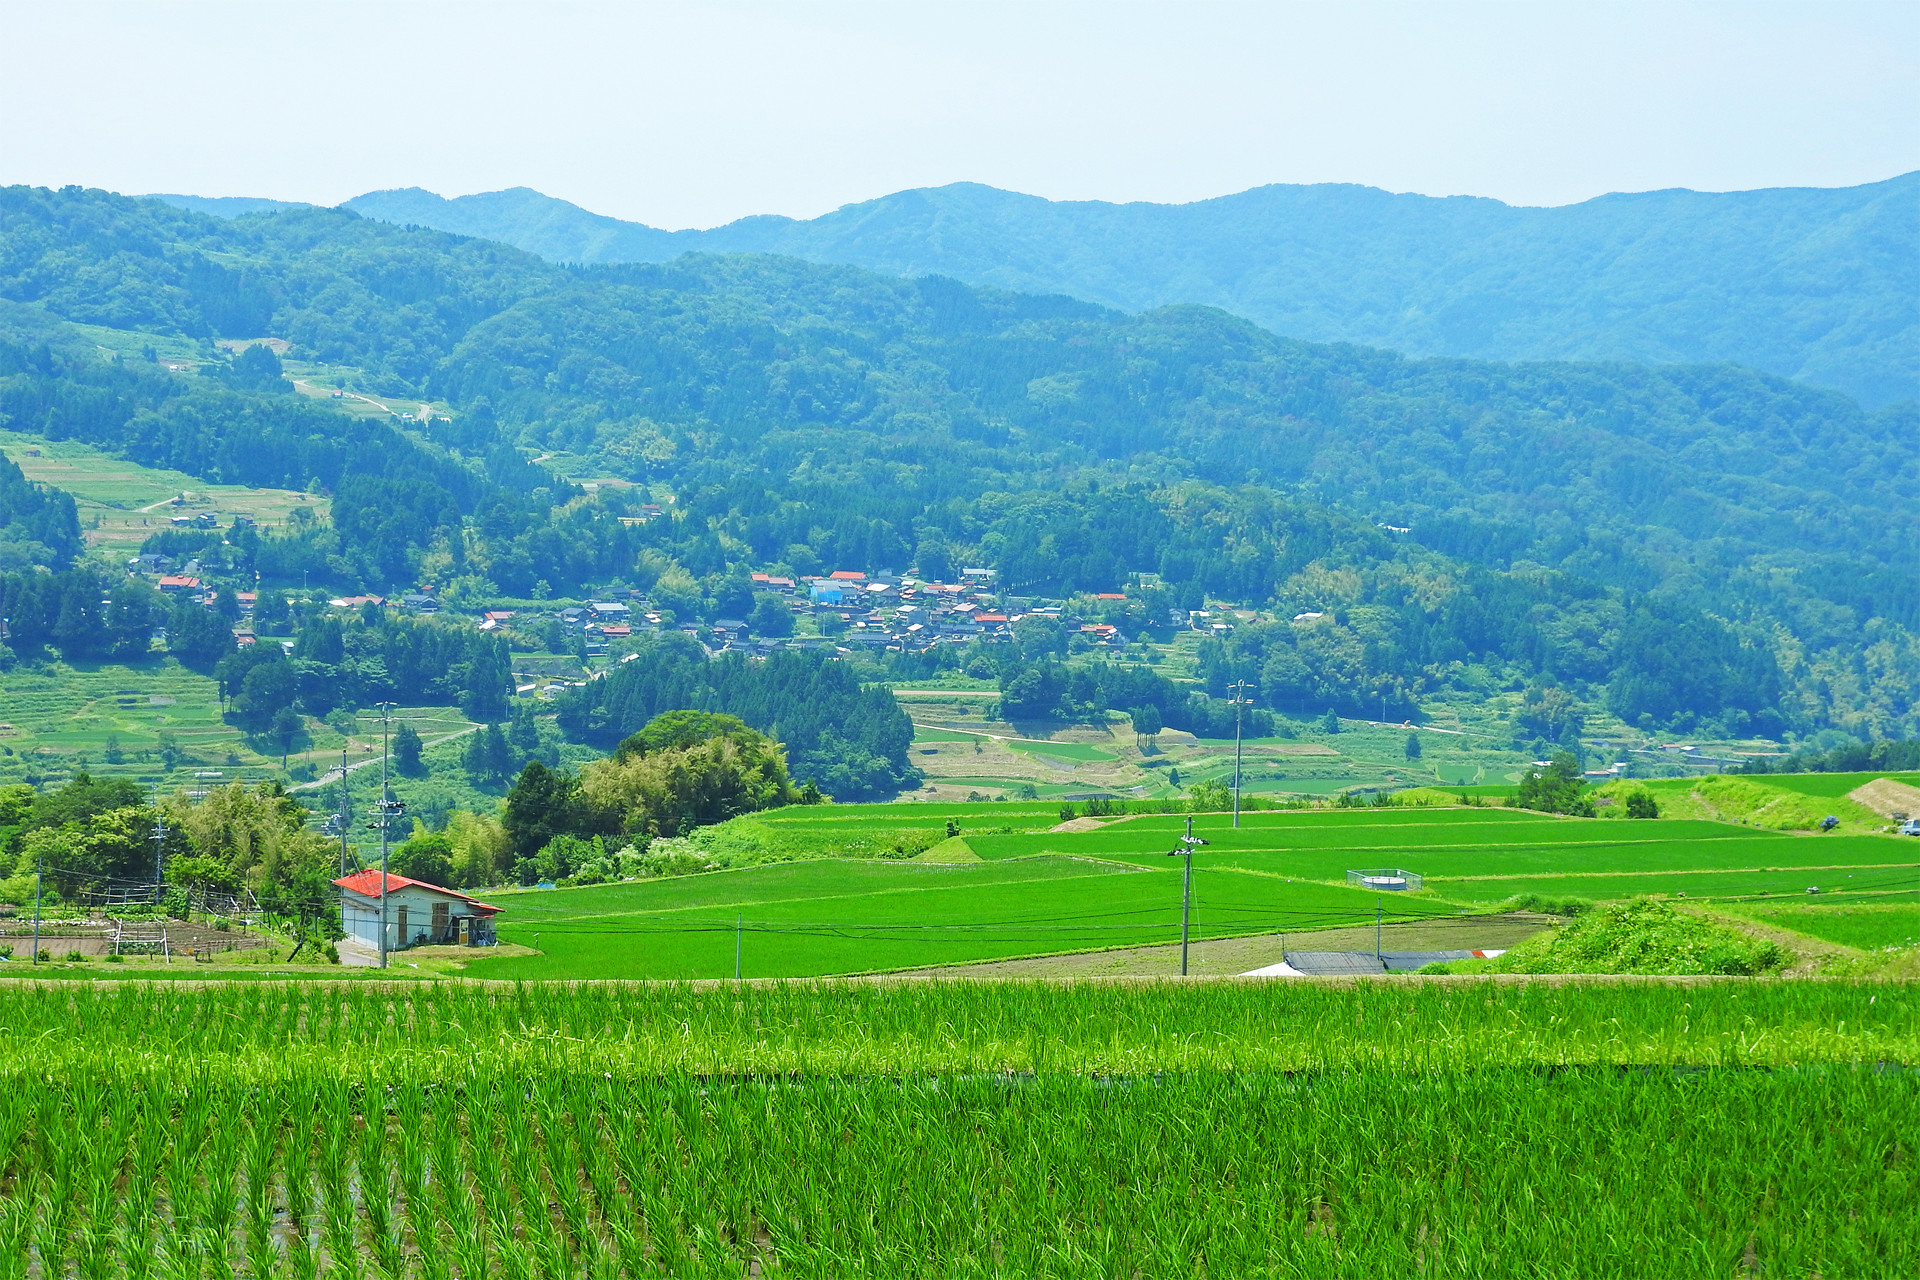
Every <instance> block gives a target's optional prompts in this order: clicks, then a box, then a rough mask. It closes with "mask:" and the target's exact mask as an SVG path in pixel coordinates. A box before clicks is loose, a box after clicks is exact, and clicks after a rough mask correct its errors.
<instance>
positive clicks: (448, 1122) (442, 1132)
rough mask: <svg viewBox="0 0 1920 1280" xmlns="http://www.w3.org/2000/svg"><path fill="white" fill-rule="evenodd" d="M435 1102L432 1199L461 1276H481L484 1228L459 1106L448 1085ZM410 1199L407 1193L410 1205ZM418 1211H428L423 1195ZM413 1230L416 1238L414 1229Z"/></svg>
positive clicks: (469, 1278)
mask: <svg viewBox="0 0 1920 1280" xmlns="http://www.w3.org/2000/svg"><path fill="white" fill-rule="evenodd" d="M436 1102H437V1105H435V1107H434V1108H433V1111H432V1113H431V1115H432V1120H431V1126H432V1142H431V1146H430V1149H429V1158H430V1161H431V1166H432V1168H431V1180H432V1184H433V1189H434V1200H433V1203H434V1204H435V1205H437V1206H438V1208H439V1212H440V1219H441V1221H442V1222H444V1223H445V1224H446V1235H447V1238H448V1239H449V1240H450V1241H451V1242H452V1243H451V1249H450V1253H451V1261H452V1263H453V1265H454V1266H456V1267H458V1268H459V1270H460V1275H461V1278H462V1280H473V1278H482V1280H483V1278H484V1277H485V1276H486V1274H487V1254H488V1249H487V1237H486V1228H485V1225H484V1224H483V1223H482V1222H481V1220H480V1218H479V1215H478V1214H477V1213H476V1212H475V1208H474V1198H473V1190H472V1188H471V1186H470V1185H469V1180H468V1172H467V1168H466V1160H465V1158H464V1157H463V1156H462V1154H461V1149H460V1148H461V1133H460V1109H459V1107H458V1106H457V1105H456V1103H455V1101H454V1097H453V1091H452V1089H451V1088H445V1089H444V1092H442V1093H441V1094H440V1095H438V1096H437V1099H436ZM413 1203H414V1202H413V1200H412V1197H411V1196H409V1199H408V1204H409V1206H410V1207H411V1206H412V1205H413ZM419 1211H420V1212H421V1213H426V1212H427V1211H428V1210H427V1202H426V1200H425V1199H422V1200H421V1201H420V1202H419ZM415 1234H416V1239H417V1238H418V1231H417V1229H416V1233H415ZM424 1256H425V1253H424V1250H423V1252H422V1257H423V1258H424Z"/></svg>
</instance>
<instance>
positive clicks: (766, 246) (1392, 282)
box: [156, 172, 1920, 406]
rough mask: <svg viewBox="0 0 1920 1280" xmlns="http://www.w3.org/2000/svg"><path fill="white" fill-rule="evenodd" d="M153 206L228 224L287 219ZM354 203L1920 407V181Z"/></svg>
mask: <svg viewBox="0 0 1920 1280" xmlns="http://www.w3.org/2000/svg"><path fill="white" fill-rule="evenodd" d="M156 198H157V199H161V200H166V201H168V202H170V203H173V204H176V205H180V206H182V207H186V208H192V209H197V210H199V211H201V212H205V213H211V214H216V215H218V216H222V217H235V216H240V215H243V214H249V213H259V212H271V211H272V210H273V209H275V208H282V207H285V204H284V202H278V201H270V200H254V199H246V198H238V197H227V198H214V199H209V198H203V197H193V196H159V197H156ZM343 207H345V208H348V209H351V210H353V211H354V212H356V213H358V214H360V215H361V216H363V217H367V218H373V219H377V220H379V221H383V222H391V223H402V224H412V225H416V226H424V227H431V228H434V229H436V230H440V231H446V232H451V233H454V234H457V235H468V236H475V237H479V238H482V239H488V240H496V241H501V242H503V243H506V244H510V245H513V246H515V247H517V248H520V249H524V250H526V251H528V252H531V253H535V254H538V255H539V256H540V257H543V258H546V259H548V260H549V261H553V262H571V263H583V264H593V263H619V262H663V261H667V260H669V259H672V258H676V257H678V256H680V255H681V254H684V253H694V252H697V253H771V254H782V255H786V256H789V257H795V258H801V259H805V260H808V261H812V262H821V263H843V264H848V265H853V266H860V267H865V268H867V269H869V270H874V271H883V272H888V273H891V274H897V275H904V276H928V275H944V276H950V277H953V278H955V279H958V280H962V281H965V282H967V283H969V284H980V285H991V286H996V287H1000V288H1005V289H1013V290H1018V291H1021V292H1024V293H1059V294H1067V295H1070V296H1073V297H1077V298H1082V299H1085V300H1087V301H1090V302H1097V303H1102V304H1105V305H1107V306H1112V307H1118V308H1121V309H1123V310H1127V311H1144V310H1148V309H1151V308H1154V307H1159V306H1165V305H1169V304H1174V303H1200V304H1205V305H1209V306H1216V307H1219V308H1221V309H1222V310H1225V311H1229V312H1232V313H1234V314H1236V315H1240V316H1244V317H1246V318H1247V319H1249V320H1252V321H1254V322H1255V323H1256V324H1259V325H1261V326H1263V327H1265V328H1267V329H1270V330H1272V331H1274V332H1275V333H1279V334H1283V335H1285V336H1288V337H1294V338H1303V339H1309V340H1313V341H1319V342H1353V343H1358V344H1363V345H1367V346H1377V347H1386V348H1391V349H1393V350H1398V351H1403V352H1407V353H1409V354H1412V355H1426V356H1436V355H1437V356H1461V357H1471V358H1476V359H1492V360H1626V361H1633V362H1638V363H1656V364H1659V363H1716V362H1731V363H1735V364H1742V365H1748V366H1752V367H1755V368H1759V369H1763V370H1766V371H1768V372H1770V373H1776V374H1780V375H1782V376H1784V377H1790V378H1796V379H1799V380H1801V381H1804V382H1808V383H1811V384H1814V385H1817V386H1824V387H1833V388H1837V389H1839V390H1842V391H1846V392H1848V393H1849V394H1851V395H1853V396H1854V397H1856V398H1857V399H1859V400H1861V401H1862V402H1863V403H1865V404H1868V405H1873V406H1879V405H1884V404H1888V403H1892V402H1894V401H1898V400H1905V399H1911V398H1915V397H1916V396H1920V172H1915V173H1908V174H1903V175H1901V176H1899V177H1897V178H1891V179H1889V180H1887V181H1885V182H1876V183H1870V184H1867V185H1864V186H1857V187H1841V188H1807V187H1793V188H1775V189H1769V190H1760V191H1735V192H1725V193H1707V192H1697V191H1686V190H1670V191H1649V192H1639V193H1633V194H1615V195H1606V196H1601V197H1598V198H1597V199H1593V200H1588V201H1585V202H1583V203H1580V204H1574V205H1565V206H1560V207H1557V208H1527V207H1516V206H1513V205H1507V204H1503V203H1501V202H1500V201H1498V200H1490V199H1484V198H1480V197H1471V196H1450V197H1445V198H1436V197H1432V196H1421V195H1403V194H1394V193H1391V192H1386V191H1381V190H1378V189H1377V188H1373V187H1364V186H1353V185H1339V184H1324V185H1315V186H1289V185H1274V186H1265V187H1256V188H1254V189H1253V190H1251V191H1243V192H1240V193H1239V194H1237V195H1230V196H1221V197H1219V198H1217V199H1212V200H1200V201H1195V202H1194V203H1191V204H1180V205H1167V204H1147V203H1133V204H1109V203H1104V202H1101V201H1053V200H1046V199H1042V198H1040V197H1038V196H1029V195H1021V194H1018V193H1016V192H1010V191H1001V190H998V189H996V188H994V187H988V186H982V185H979V184H977V183H955V184H952V185H950V186H944V187H932V188H923V189H918V190H912V191H901V192H896V193H895V194H893V195H889V196H883V197H881V198H880V199H877V200H869V201H864V202H861V203H858V204H850V205H847V206H845V207H843V208H840V209H836V210H835V211H833V212H832V213H829V214H825V215H823V216H821V217H818V218H812V219H807V220H798V219H793V218H784V217H777V216H772V215H765V216H759V217H752V218H743V219H741V220H740V221H738V222H731V223H728V224H727V225H725V226H721V227H715V228H712V229H710V230H704V231H700V230H696V231H662V230H659V229H657V228H654V227H649V226H645V225H642V224H640V223H637V222H623V221H621V220H620V219H617V218H610V217H606V216H603V215H601V214H596V213H591V212H589V211H587V210H585V209H582V208H580V207H578V206H577V205H573V204H569V203H568V202H566V201H564V200H558V199H555V198H553V197H551V196H546V195H542V194H541V193H540V192H537V191H533V190H530V189H528V188H525V187H515V188H512V189H510V190H506V191H492V192H487V193H484V194H480V195H468V196H460V197H458V198H457V199H451V200H449V199H446V198H444V197H441V196H438V195H435V194H433V193H432V192H430V191H423V190H421V189H419V188H417V187H415V188H405V189H401V190H395V191H375V192H369V193H368V194H366V195H363V196H357V197H355V198H354V199H352V200H349V201H347V202H346V204H345V205H344V206H343Z"/></svg>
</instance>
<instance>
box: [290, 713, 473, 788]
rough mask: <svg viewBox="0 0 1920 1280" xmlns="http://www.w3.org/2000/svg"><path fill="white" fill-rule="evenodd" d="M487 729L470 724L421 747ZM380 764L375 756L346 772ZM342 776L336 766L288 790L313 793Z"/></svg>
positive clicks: (434, 745) (428, 741) (356, 771)
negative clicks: (312, 791) (317, 788)
mask: <svg viewBox="0 0 1920 1280" xmlns="http://www.w3.org/2000/svg"><path fill="white" fill-rule="evenodd" d="M486 727H487V726H485V725H483V724H470V725H468V726H467V727H466V728H464V729H456V730H454V731H453V732H452V733H449V734H447V735H446V736H445V737H440V738H434V739H432V740H423V741H422V742H421V744H420V745H421V747H422V748H423V749H424V748H426V747H437V746H439V745H440V744H441V743H443V742H452V741H453V740H454V739H455V738H464V737H466V736H467V735H468V734H470V733H476V732H478V731H479V730H481V729H484V728H486ZM379 763H380V757H379V756H374V757H373V758H372V759H370V760H362V761H361V762H360V763H358V764H350V765H348V766H347V767H346V770H345V772H347V773H358V772H359V771H360V770H362V769H365V768H367V767H368V766H369V765H376V764H379ZM340 775H341V769H340V767H339V766H338V765H336V766H334V767H333V768H331V769H329V770H327V771H326V772H325V773H323V774H321V775H320V777H319V778H318V779H316V780H315V781H313V782H303V783H301V784H300V785H299V786H295V787H288V788H287V790H289V791H311V790H313V788H315V787H325V786H330V785H332V784H333V783H336V782H338V781H340Z"/></svg>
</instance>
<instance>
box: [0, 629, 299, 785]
mask: <svg viewBox="0 0 1920 1280" xmlns="http://www.w3.org/2000/svg"><path fill="white" fill-rule="evenodd" d="M0 722H4V724H5V726H6V727H4V728H0V747H7V748H11V749H12V751H13V752H14V753H15V754H14V756H13V757H10V758H0V776H4V775H6V774H8V773H25V772H37V773H39V774H41V775H43V776H57V775H62V774H65V773H66V772H68V771H69V770H71V769H73V768H75V767H78V765H79V764H80V760H81V757H83V756H84V758H85V764H86V767H87V768H88V769H90V770H91V771H93V772H94V773H96V774H110V775H111V774H124V775H126V776H129V777H132V776H140V777H149V776H150V777H156V778H164V777H166V776H167V775H166V770H165V769H164V767H163V766H162V764H161V762H160V760H159V758H158V756H157V754H156V753H157V752H158V750H159V742H160V739H159V735H160V734H161V733H162V732H166V733H171V734H172V735H173V736H174V739H175V741H176V742H177V743H178V744H179V746H180V749H181V750H182V751H183V752H185V753H186V755H187V756H189V757H191V759H190V760H188V761H187V762H185V763H183V764H182V765H181V767H180V771H179V776H181V777H185V776H188V775H191V774H192V773H193V772H195V771H198V770H206V769H219V770H223V771H224V774H223V776H224V777H226V778H227V779H229V780H230V779H231V778H233V777H239V776H246V777H252V776H257V775H260V774H262V773H264V772H265V771H266V770H267V769H269V768H270V767H275V771H277V765H278V763H279V762H278V760H275V761H273V762H271V765H270V764H269V762H268V761H267V760H266V758H265V757H263V756H260V755H258V754H256V753H255V752H254V751H252V750H251V749H249V748H248V746H247V744H246V742H245V740H244V739H243V738H242V736H241V734H240V731H239V730H238V729H235V728H234V727H233V726H231V725H229V724H227V723H225V722H224V721H223V720H222V719H221V718H220V700H219V696H218V690H217V688H216V686H215V684H214V682H213V681H212V680H211V679H209V678H207V677H206V676H202V675H196V674H195V673H194V672H191V671H189V670H187V669H186V668H185V667H183V666H181V665H180V664H179V663H178V662H176V661H175V660H173V659H171V658H160V657H155V658H150V659H147V660H146V661H144V662H137V663H85V664H74V665H69V664H64V663H63V664H59V665H57V666H55V667H54V668H52V669H51V670H47V671H30V670H27V669H25V668H19V667H16V668H15V669H13V670H11V671H5V672H0ZM110 737H112V738H117V739H118V740H119V744H120V748H121V750H122V751H123V752H124V753H125V754H126V757H127V758H126V762H125V763H124V764H121V765H113V764H110V763H108V762H107V760H106V751H107V746H108V741H107V740H108V738H110ZM230 752H231V753H233V754H234V755H236V756H237V757H238V758H239V764H238V765H232V764H229V763H228V762H227V756H228V753H230ZM142 753H145V756H146V758H145V759H142V758H141V757H142ZM8 766H12V767H11V768H9V767H8ZM15 780H17V778H16V779H15Z"/></svg>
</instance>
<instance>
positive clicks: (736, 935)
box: [733, 916, 744, 982]
mask: <svg viewBox="0 0 1920 1280" xmlns="http://www.w3.org/2000/svg"><path fill="white" fill-rule="evenodd" d="M743 919H744V917H741V916H735V917H734V918H733V980H734V981H735V982H738V981H740V930H741V921H742V920H743Z"/></svg>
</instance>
